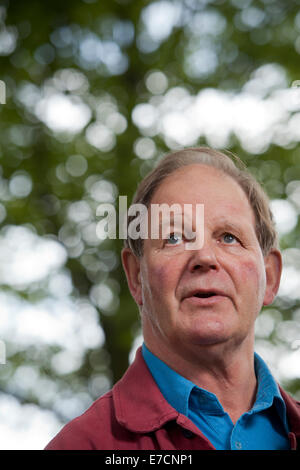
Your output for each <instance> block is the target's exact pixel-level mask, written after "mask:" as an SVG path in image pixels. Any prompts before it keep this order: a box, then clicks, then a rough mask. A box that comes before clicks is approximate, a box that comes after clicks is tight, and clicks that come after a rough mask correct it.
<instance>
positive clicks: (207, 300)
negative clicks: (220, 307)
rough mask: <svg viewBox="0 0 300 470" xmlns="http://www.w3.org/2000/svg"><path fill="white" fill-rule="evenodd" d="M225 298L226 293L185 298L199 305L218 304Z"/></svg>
mask: <svg viewBox="0 0 300 470" xmlns="http://www.w3.org/2000/svg"><path fill="white" fill-rule="evenodd" d="M224 299H226V297H225V296H224V295H213V296H212V297H186V298H185V299H184V300H186V301H187V302H189V303H191V304H193V305H197V306H199V307H206V306H210V305H214V304H217V303H219V302H221V300H224Z"/></svg>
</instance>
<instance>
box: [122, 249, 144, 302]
mask: <svg viewBox="0 0 300 470" xmlns="http://www.w3.org/2000/svg"><path fill="white" fill-rule="evenodd" d="M121 256H122V264H123V268H124V271H125V274H126V278H127V283H128V287H129V290H130V292H131V295H132V297H133V298H134V300H135V302H136V303H137V304H138V305H139V306H141V305H142V289H141V276H140V260H139V259H138V258H137V257H136V256H135V255H134V253H133V252H132V251H131V249H130V248H124V249H123V250H122V255H121Z"/></svg>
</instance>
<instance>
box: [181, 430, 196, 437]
mask: <svg viewBox="0 0 300 470" xmlns="http://www.w3.org/2000/svg"><path fill="white" fill-rule="evenodd" d="M182 434H183V435H184V437H186V438H187V439H192V438H193V437H194V433H193V432H192V431H190V430H189V429H185V428H183V429H182Z"/></svg>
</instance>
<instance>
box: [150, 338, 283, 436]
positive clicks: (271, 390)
mask: <svg viewBox="0 0 300 470" xmlns="http://www.w3.org/2000/svg"><path fill="white" fill-rule="evenodd" d="M142 354H143V357H144V360H145V362H146V364H147V366H148V367H149V369H150V372H151V374H152V376H153V378H154V380H155V381H156V383H157V385H158V387H159V389H160V391H161V393H162V394H163V396H164V397H165V399H166V400H167V401H168V402H169V404H170V405H171V406H173V407H174V408H175V409H176V410H177V411H178V412H179V413H182V414H184V415H185V416H187V415H188V412H189V407H195V406H198V407H199V409H201V410H202V411H207V412H208V411H212V412H216V413H220V412H222V410H223V407H222V405H221V403H220V402H219V400H218V398H217V397H216V395H214V394H213V393H211V392H208V391H207V390H205V389H203V388H200V387H198V386H196V385H195V384H194V383H193V382H191V381H190V380H188V379H186V378H185V377H182V376H181V375H180V374H178V373H177V372H175V371H174V370H173V369H171V368H170V367H169V366H168V365H167V364H166V363H165V362H163V361H162V360H161V359H159V358H158V357H157V356H155V355H154V354H153V353H152V352H151V351H149V349H148V348H147V346H146V345H145V343H143V346H142ZM254 367H255V373H256V377H257V384H258V387H257V394H256V400H255V403H254V405H253V407H252V409H251V410H250V411H249V412H248V413H255V412H259V411H261V410H263V409H267V408H269V407H271V406H272V405H273V403H274V404H275V406H276V409H277V412H278V413H279V416H280V418H281V419H282V422H283V424H284V426H285V428H286V429H288V425H287V419H286V407H285V403H284V400H283V398H282V396H281V394H280V391H279V387H278V385H277V383H276V382H275V380H274V378H273V376H272V374H271V372H270V371H269V369H268V367H267V365H266V363H265V362H264V361H263V359H262V358H261V357H260V356H259V355H258V354H257V353H254ZM195 395H197V399H195Z"/></svg>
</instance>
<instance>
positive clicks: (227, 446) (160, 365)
mask: <svg viewBox="0 0 300 470" xmlns="http://www.w3.org/2000/svg"><path fill="white" fill-rule="evenodd" d="M142 353H143V357H144V360H145V362H146V364H147V366H148V368H149V369H150V372H151V374H152V376H153V378H154V380H155V381H156V383H157V385H158V387H159V389H160V391H161V393H162V394H163V396H164V397H165V399H166V400H167V401H168V402H169V404H170V405H171V406H173V408H175V409H176V410H177V411H178V412H179V413H182V414H184V415H185V416H187V417H188V418H190V419H191V421H193V422H194V424H195V425H196V426H197V427H198V428H199V429H200V430H201V431H202V433H203V434H204V435H205V436H206V437H207V438H208V439H209V441H210V442H211V443H212V445H213V446H214V447H215V448H216V449H217V450H285V449H286V450H288V449H290V444H289V439H288V432H289V429H288V424H287V419H286V408H285V403H284V401H283V398H282V397H281V394H280V391H279V388H278V385H277V383H276V382H275V380H274V379H273V377H272V375H271V373H270V371H269V369H268V367H267V365H266V364H265V362H264V361H263V360H262V359H261V357H260V356H259V355H258V354H256V353H255V354H254V366H255V373H256V377H257V383H258V387H257V394H256V400H255V403H254V405H253V407H252V409H251V410H250V411H248V412H246V413H244V414H243V415H242V416H241V417H240V418H239V419H238V421H237V422H236V423H235V424H233V422H232V421H231V418H230V416H229V415H228V414H227V413H226V412H225V411H224V409H223V407H222V405H221V403H220V402H219V400H218V398H217V397H216V395H214V394H213V393H211V392H208V391H207V390H204V389H203V388H200V387H198V386H197V385H195V384H193V383H192V382H191V381H189V380H187V379H186V378H184V377H182V376H181V375H179V374H178V373H177V372H175V371H174V370H173V369H171V368H170V367H169V366H167V364H166V363H164V362H163V361H161V360H160V359H159V358H158V357H156V356H155V355H154V354H152V353H151V352H150V351H149V349H148V348H147V347H146V345H145V344H143V346H142Z"/></svg>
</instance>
